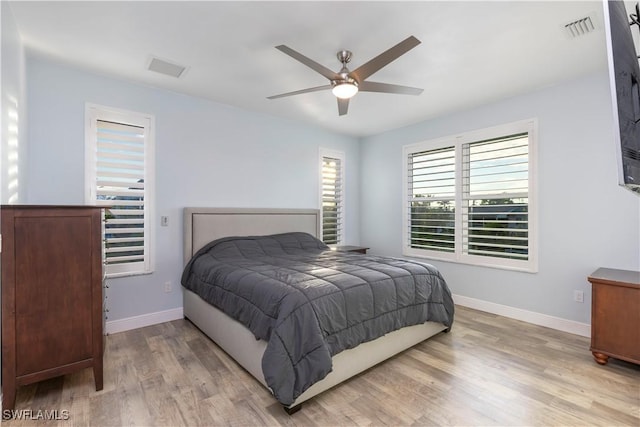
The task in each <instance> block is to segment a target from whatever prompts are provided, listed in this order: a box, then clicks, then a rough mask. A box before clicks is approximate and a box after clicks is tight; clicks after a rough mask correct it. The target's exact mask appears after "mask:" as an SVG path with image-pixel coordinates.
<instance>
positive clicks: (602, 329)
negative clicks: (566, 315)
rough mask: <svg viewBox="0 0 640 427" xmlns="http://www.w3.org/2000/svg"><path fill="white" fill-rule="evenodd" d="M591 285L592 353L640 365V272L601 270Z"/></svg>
mask: <svg viewBox="0 0 640 427" xmlns="http://www.w3.org/2000/svg"><path fill="white" fill-rule="evenodd" d="M588 280H589V282H591V287H592V290H591V294H592V296H591V352H592V353H593V357H594V358H595V359H596V362H598V363H599V364H601V365H604V364H606V363H607V362H608V360H609V357H613V358H616V359H621V360H626V361H627V362H633V363H638V364H640V272H637V271H627V270H614V269H610V268H599V269H598V270H596V271H594V272H593V273H592V274H591V276H589V279H588Z"/></svg>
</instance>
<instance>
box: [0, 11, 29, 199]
mask: <svg viewBox="0 0 640 427" xmlns="http://www.w3.org/2000/svg"><path fill="white" fill-rule="evenodd" d="M1 8H2V9H1V11H0V14H1V15H2V48H1V52H2V61H1V62H2V79H1V80H2V101H1V105H2V115H1V117H0V123H1V124H2V144H1V145H0V164H1V165H2V167H1V168H0V170H1V171H2V172H1V174H0V202H1V203H3V204H6V203H12V204H16V203H21V202H23V201H24V200H26V197H25V195H26V189H25V183H24V181H25V177H26V170H27V138H26V129H27V126H26V123H27V117H26V94H25V55H24V48H23V45H22V41H21V39H20V34H19V33H18V28H17V27H16V23H15V21H14V19H13V14H12V13H11V7H10V6H9V4H8V3H7V2H4V1H3V2H2V5H1Z"/></svg>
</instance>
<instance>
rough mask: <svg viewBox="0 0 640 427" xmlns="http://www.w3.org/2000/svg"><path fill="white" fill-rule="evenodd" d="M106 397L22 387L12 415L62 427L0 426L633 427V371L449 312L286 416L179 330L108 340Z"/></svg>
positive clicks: (216, 352) (67, 388) (62, 386)
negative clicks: (423, 333)
mask: <svg viewBox="0 0 640 427" xmlns="http://www.w3.org/2000/svg"><path fill="white" fill-rule="evenodd" d="M104 377H105V385H104V390H102V391H100V392H95V390H94V389H93V374H92V372H91V370H90V369H87V370H85V371H83V372H80V373H77V374H74V375H68V376H66V377H63V378H57V379H52V380H49V381H45V382H42V383H39V384H37V385H31V386H26V387H22V388H20V389H19V392H18V399H17V403H16V409H31V410H32V411H37V410H39V409H41V410H49V411H50V410H55V409H57V410H67V411H69V412H68V413H69V420H67V421H57V422H51V421H35V422H34V421H17V420H13V421H8V422H7V421H5V423H6V425H7V426H20V425H34V424H35V425H37V426H46V425H74V426H84V425H93V426H119V425H141V426H152V425H157V426H179V425H189V426H196V425H202V426H212V425H247V426H249V425H251V426H253V425H292V426H293V425H302V426H314V425H320V426H336V425H394V426H396V425H447V426H448V425H545V426H547V425H580V426H583V425H602V426H612V425H628V426H636V427H637V426H640V367H639V366H636V365H632V364H629V363H624V362H619V361H615V360H611V361H610V362H609V364H608V365H607V366H599V365H597V364H596V363H595V362H594V361H593V358H592V356H591V353H590V352H589V340H588V339H586V338H583V337H578V336H575V335H570V334H566V333H562V332H557V331H554V330H551V329H547V328H542V327H538V326H534V325H530V324H527V323H523V322H519V321H515V320H510V319H506V318H503V317H500V316H495V315H491V314H487V313H483V312H479V311H475V310H471V309H467V308H463V307H457V313H456V320H455V323H454V327H453V329H452V331H451V332H450V333H449V334H440V335H438V336H436V337H434V338H432V339H430V340H428V341H426V342H423V343H421V344H419V345H417V346H415V347H413V348H412V349H409V350H407V351H405V352H403V353H401V354H400V355H398V356H396V357H394V358H392V359H390V360H388V361H386V362H384V363H382V364H380V365H378V366H377V367H374V368H372V369H370V370H368V371H366V372H364V373H362V374H360V375H359V376H357V377H355V378H352V379H351V380H349V381H347V382H346V383H343V384H341V385H339V386H337V387H335V388H333V389H331V390H329V391H327V392H325V393H323V394H321V395H319V396H317V397H316V398H314V399H312V400H311V401H308V402H306V403H305V404H304V406H303V408H302V410H301V411H300V412H298V413H296V414H294V415H293V416H288V415H286V414H285V413H284V411H283V410H282V408H281V407H280V406H279V405H278V404H277V403H276V402H275V400H274V399H273V398H272V397H271V395H270V394H269V392H267V391H266V389H264V388H263V387H262V386H261V385H260V384H259V383H258V382H257V381H255V380H254V379H253V378H252V377H250V376H249V374H247V373H246V372H245V371H244V370H242V369H241V368H239V367H238V366H237V365H236V364H235V363H234V362H233V361H232V360H231V359H230V358H229V357H228V356H227V355H226V354H225V353H224V352H222V351H221V350H220V349H219V348H218V347H216V345H215V344H213V343H212V342H211V341H210V340H208V339H207V338H206V337H205V336H204V335H203V334H202V333H201V332H200V331H199V330H198V329H196V328H195V327H194V326H193V325H192V324H190V323H189V322H188V321H185V320H177V321H174V322H169V323H164V324H161V325H156V326H151V327H148V328H143V329H138V330H134V331H128V332H123V333H119V334H114V335H110V336H109V337H108V338H107V348H106V353H105V372H104Z"/></svg>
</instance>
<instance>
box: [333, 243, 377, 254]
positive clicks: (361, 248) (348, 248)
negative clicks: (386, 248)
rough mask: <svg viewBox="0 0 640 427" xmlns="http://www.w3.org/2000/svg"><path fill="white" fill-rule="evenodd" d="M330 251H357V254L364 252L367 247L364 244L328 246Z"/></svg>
mask: <svg viewBox="0 0 640 427" xmlns="http://www.w3.org/2000/svg"><path fill="white" fill-rule="evenodd" d="M329 247H330V248H331V250H332V251H338V252H357V253H359V254H366V253H367V250H368V249H369V248H367V247H364V246H334V245H332V246H329Z"/></svg>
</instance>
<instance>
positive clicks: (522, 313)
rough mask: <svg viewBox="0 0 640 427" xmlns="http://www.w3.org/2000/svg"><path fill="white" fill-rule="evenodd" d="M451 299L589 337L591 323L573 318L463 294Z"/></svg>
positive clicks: (472, 306)
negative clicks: (564, 317)
mask: <svg viewBox="0 0 640 427" xmlns="http://www.w3.org/2000/svg"><path fill="white" fill-rule="evenodd" d="M453 301H454V302H455V303H456V304H458V305H461V306H463V307H469V308H473V309H476V310H480V311H486V312H487V313H492V314H497V315H500V316H504V317H508V318H510V319H516V320H522V321H523V322H527V323H533V324H534V325H538V326H545V327H547V328H551V329H556V330H558V331H563V332H568V333H570V334H575V335H580V336H583V337H591V325H590V324H588V323H580V322H576V321H574V320H567V319H563V318H561V317H554V316H549V315H547V314H542V313H536V312H535V311H528V310H523V309H521V308H515V307H509V306H508V305H502V304H496V303H493V302H489V301H483V300H479V299H476V298H470V297H465V296H463V295H455V294H454V295H453Z"/></svg>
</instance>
